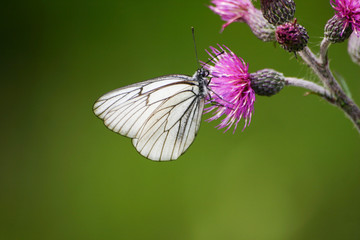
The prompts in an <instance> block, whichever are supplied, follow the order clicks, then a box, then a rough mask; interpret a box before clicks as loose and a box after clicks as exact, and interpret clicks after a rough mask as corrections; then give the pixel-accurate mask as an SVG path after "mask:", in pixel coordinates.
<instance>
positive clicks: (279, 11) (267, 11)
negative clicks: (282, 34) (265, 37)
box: [261, 0, 296, 25]
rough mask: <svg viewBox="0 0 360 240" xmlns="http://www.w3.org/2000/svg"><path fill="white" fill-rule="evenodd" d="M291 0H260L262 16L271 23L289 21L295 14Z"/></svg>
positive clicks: (277, 23) (294, 7)
mask: <svg viewBox="0 0 360 240" xmlns="http://www.w3.org/2000/svg"><path fill="white" fill-rule="evenodd" d="M295 9H296V6H295V2H294V1H293V0H261V11H262V13H263V15H264V18H265V19H266V20H268V22H269V23H271V24H273V25H281V24H283V23H286V22H289V21H291V20H292V19H293V18H294V15H295Z"/></svg>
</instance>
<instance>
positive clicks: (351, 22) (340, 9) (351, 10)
mask: <svg viewBox="0 0 360 240" xmlns="http://www.w3.org/2000/svg"><path fill="white" fill-rule="evenodd" d="M330 4H331V6H332V7H333V8H334V9H335V11H336V15H337V16H338V17H339V18H340V19H341V20H342V21H343V23H344V26H343V31H345V29H346V28H347V27H348V26H351V28H352V30H353V31H354V32H355V33H356V35H358V36H360V1H359V0H330Z"/></svg>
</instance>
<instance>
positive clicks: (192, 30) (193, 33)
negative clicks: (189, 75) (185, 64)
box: [191, 27, 201, 69]
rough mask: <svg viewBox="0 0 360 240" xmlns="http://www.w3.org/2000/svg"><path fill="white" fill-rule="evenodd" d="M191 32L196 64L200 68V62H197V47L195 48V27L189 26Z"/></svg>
mask: <svg viewBox="0 0 360 240" xmlns="http://www.w3.org/2000/svg"><path fill="white" fill-rule="evenodd" d="M191 33H192V37H193V41H194V49H195V57H196V62H197V65H198V67H199V69H200V68H201V67H200V64H199V58H198V54H197V49H196V41H195V28H194V27H191Z"/></svg>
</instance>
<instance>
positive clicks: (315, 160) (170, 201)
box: [0, 0, 360, 240]
mask: <svg viewBox="0 0 360 240" xmlns="http://www.w3.org/2000/svg"><path fill="white" fill-rule="evenodd" d="M296 3H297V11H296V17H297V19H298V22H299V23H300V24H302V25H304V26H305V27H306V28H307V30H308V32H309V35H310V47H311V48H312V49H314V50H315V51H317V50H318V46H319V42H320V41H321V38H322V31H323V26H324V24H325V23H326V21H327V20H328V19H329V18H330V17H332V15H333V10H332V8H331V7H330V5H329V1H327V0H324V1H296ZM208 4H209V1H206V0H197V1H183V0H174V1H164V0H154V1H144V0H139V1H94V0H89V1H58V0H56V1H45V0H43V1H23V2H19V1H16V2H10V1H9V2H7V3H3V4H2V5H3V6H2V12H3V13H2V14H1V15H2V17H1V18H2V21H1V23H0V24H1V31H2V34H1V35H2V37H1V38H2V39H1V41H2V44H1V45H2V46H1V54H0V55H1V58H2V61H1V62H2V64H1V68H2V69H1V73H0V74H1V92H2V94H1V98H2V117H1V136H2V138H1V139H2V140H1V155H2V156H1V160H0V239H4V240H7V239H10V240H13V239H54V240H56V239H129V240H130V239H131V240H132V239H191V240H192V239H194V240H202V239H206V240H211V239H244V240H248V239H249V240H269V239H270V240H271V239H274V240H283V239H284V240H287V239H289V240H290V239H291V240H300V239H301V240H303V239H304V240H305V239H306V240H310V239H327V240H329V239H342V240H349V239H360V205H359V203H360V138H359V133H358V132H357V131H356V130H355V128H354V127H353V125H352V123H351V122H350V121H349V120H348V119H346V118H345V117H344V114H343V112H341V111H340V110H338V109H337V108H335V107H333V106H331V105H329V104H328V103H327V102H325V101H323V100H321V99H320V98H319V97H316V96H313V95H310V96H306V97H305V96H303V95H304V93H305V90H303V89H298V88H293V87H287V88H285V89H284V90H283V91H282V92H281V93H280V94H278V95H276V96H274V97H271V98H268V97H257V99H256V104H255V113H254V115H253V119H252V123H251V126H250V127H248V128H246V130H245V131H243V132H242V131H241V127H239V129H238V131H237V132H236V133H235V134H232V133H231V131H229V132H227V133H225V134H224V133H223V132H222V131H219V130H216V129H215V126H216V125H217V124H218V123H219V122H212V123H207V122H205V121H203V123H202V126H201V129H200V132H199V135H198V137H197V139H196V140H195V142H194V144H193V145H192V146H191V147H190V149H189V150H188V151H187V153H186V154H185V155H183V156H182V157H180V158H179V159H178V160H177V161H173V162H167V163H157V162H152V161H149V160H146V159H144V158H143V157H141V156H140V155H139V154H138V153H137V152H136V151H135V149H134V148H133V146H132V144H131V141H130V140H129V139H128V138H125V137H121V136H119V135H117V134H115V133H113V132H111V131H109V130H108V129H107V128H106V127H105V126H104V125H103V123H102V122H101V121H100V120H99V119H97V118H96V117H95V116H94V114H93V113H92V105H93V103H94V101H95V100H96V99H97V98H98V97H100V96H101V95H102V94H104V93H105V92H108V91H110V90H112V89H115V88H118V87H121V86H124V85H127V84H130V83H134V82H138V81H143V80H146V79H149V78H153V77H157V76H161V75H166V74H173V73H176V74H187V75H192V74H193V73H194V71H195V70H196V68H197V64H196V60H195V56H194V46H193V41H192V36H191V30H190V27H191V26H194V27H195V29H196V38H197V46H198V49H199V57H200V59H202V60H206V59H207V54H206V53H205V51H204V49H205V48H208V47H209V46H210V45H212V46H214V45H216V44H217V43H220V44H226V45H227V46H228V47H230V48H231V49H232V50H233V51H234V52H235V53H237V54H238V55H239V56H241V57H243V58H244V59H245V61H246V62H248V63H249V65H250V72H254V71H257V70H260V69H263V68H274V69H276V70H278V71H281V72H284V74H285V75H286V76H294V77H305V78H307V79H311V80H314V81H317V79H316V77H314V76H313V75H312V74H311V71H310V70H308V68H307V67H306V66H305V65H304V64H303V63H302V62H301V61H300V59H296V58H295V57H294V56H293V55H292V54H289V53H287V52H285V51H283V50H282V49H281V48H280V47H279V46H275V47H274V44H272V43H263V42H261V41H260V40H258V39H257V38H255V37H254V36H253V34H252V33H251V31H250V30H249V28H248V26H247V25H245V24H240V23H234V24H231V25H230V26H229V27H228V28H227V29H226V30H225V31H224V32H223V33H222V34H219V31H220V28H221V25H222V24H223V22H222V21H221V20H220V17H219V16H217V15H215V14H214V13H212V12H211V11H210V10H209V9H208V8H207V5H208ZM255 4H256V5H257V6H258V4H259V1H258V2H256V3H255ZM346 48H347V45H346V43H344V44H338V45H333V46H332V47H331V49H330V52H329V56H330V58H331V66H332V69H333V70H334V71H338V72H339V73H341V74H342V76H343V77H344V78H345V79H346V80H347V83H348V85H349V88H350V89H351V91H352V94H353V98H354V99H355V101H356V102H357V103H358V104H360V79H359V76H360V67H359V66H357V65H355V64H353V63H352V62H351V60H350V58H349V56H348V55H347V52H346ZM209 116H210V115H207V116H204V119H206V118H208V117H209Z"/></svg>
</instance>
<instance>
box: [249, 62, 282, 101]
mask: <svg viewBox="0 0 360 240" xmlns="http://www.w3.org/2000/svg"><path fill="white" fill-rule="evenodd" d="M250 81H251V88H252V89H253V90H254V91H255V93H256V94H258V95H261V96H269V97H270V96H272V95H274V94H276V93H278V92H280V90H281V89H283V87H284V86H285V77H284V75H283V74H282V73H279V72H277V71H275V70H273V69H262V70H259V71H257V72H255V73H251V74H250Z"/></svg>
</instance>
